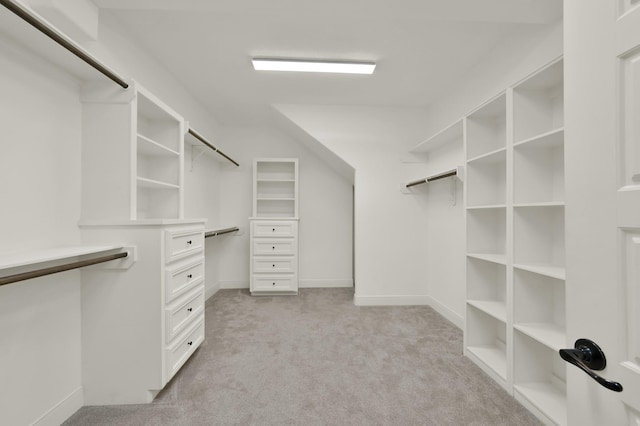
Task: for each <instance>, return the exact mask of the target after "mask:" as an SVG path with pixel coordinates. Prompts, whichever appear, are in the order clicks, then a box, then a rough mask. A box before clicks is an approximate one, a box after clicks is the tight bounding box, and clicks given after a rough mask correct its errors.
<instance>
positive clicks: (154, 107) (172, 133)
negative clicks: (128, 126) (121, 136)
mask: <svg viewBox="0 0 640 426" xmlns="http://www.w3.org/2000/svg"><path fill="white" fill-rule="evenodd" d="M137 95H138V96H137V99H136V101H137V107H138V108H137V129H138V135H141V136H144V137H145V138H148V139H151V140H152V141H154V142H156V143H157V144H159V145H162V146H164V147H166V148H167V149H169V150H171V151H175V152H180V149H181V146H180V141H182V140H183V138H182V137H183V135H182V123H181V120H182V119H181V117H179V116H177V115H176V114H175V113H173V111H172V110H171V109H170V108H169V107H167V106H166V105H164V104H163V103H162V102H160V101H159V100H158V99H156V98H155V97H154V96H152V95H151V94H149V93H147V92H146V91H145V90H142V89H141V88H140V89H139V90H138V92H137Z"/></svg>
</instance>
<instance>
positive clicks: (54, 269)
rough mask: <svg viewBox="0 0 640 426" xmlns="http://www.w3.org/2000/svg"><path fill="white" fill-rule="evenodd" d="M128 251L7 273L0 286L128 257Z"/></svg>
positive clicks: (1, 279) (0, 280)
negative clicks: (33, 269)
mask: <svg viewBox="0 0 640 426" xmlns="http://www.w3.org/2000/svg"><path fill="white" fill-rule="evenodd" d="M127 256H128V254H127V252H123V253H116V254H110V255H107V256H102V257H97V258H95V259H89V260H81V261H78V262H72V263H65V264H64V265H58V266H51V267H49V268H42V269H36V270H35V271H29V272H22V273H20V274H14V275H7V276H5V277H0V286H3V285H6V284H12V283H15V282H18V281H24V280H30V279H31V278H37V277H42V276H45V275H51V274H56V273H58V272H64V271H69V270H71V269H77V268H82V267H83V266H90V265H96V264H98V263H104V262H109V261H111V260H115V259H120V258H123V257H127Z"/></svg>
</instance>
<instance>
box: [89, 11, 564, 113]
mask: <svg viewBox="0 0 640 426" xmlns="http://www.w3.org/2000/svg"><path fill="white" fill-rule="evenodd" d="M94 2H95V3H96V4H97V5H98V6H99V7H100V8H101V13H112V14H114V15H115V16H116V18H117V19H118V20H119V21H120V22H121V23H122V25H123V26H124V27H125V29H126V30H127V31H128V32H129V33H130V35H131V36H132V37H133V38H134V39H136V40H137V41H138V42H139V43H140V44H141V45H142V46H143V47H144V48H146V49H148V51H149V53H150V54H151V55H152V56H155V57H156V58H157V59H158V60H159V61H160V62H162V63H164V64H165V65H166V67H167V68H168V70H169V71H170V72H172V73H173V74H174V75H175V76H176V77H177V78H179V79H180V80H181V81H182V83H183V84H184V86H185V87H186V88H187V89H188V90H189V91H190V92H191V93H192V94H193V95H194V96H196V97H197V98H198V99H199V100H200V101H201V102H202V103H203V104H205V105H206V106H207V107H208V108H209V109H210V110H211V112H212V113H213V114H214V115H215V116H216V118H217V119H218V121H219V122H220V123H222V124H226V125H246V124H255V123H258V122H262V121H264V120H265V119H266V118H267V117H269V116H270V110H271V105H273V104H299V105H342V106H344V105H354V106H369V107H370V106H384V107H426V106H428V105H429V104H430V103H431V102H433V101H434V100H435V99H437V97H438V96H439V95H440V94H441V93H442V91H443V90H444V89H446V88H447V87H450V86H451V85H452V84H454V83H455V81H457V80H458V79H460V78H462V77H463V76H465V75H466V74H467V73H468V71H469V70H470V69H471V68H472V67H473V66H474V65H475V64H477V63H478V61H480V60H481V59H482V57H483V56H484V55H485V54H486V53H487V52H488V51H490V50H491V49H492V48H494V47H495V46H496V45H497V44H498V43H500V42H501V41H502V40H504V39H505V38H508V37H512V36H515V35H521V34H523V33H526V32H527V31H533V30H538V29H539V28H540V26H541V25H548V24H551V23H553V22H555V21H557V20H558V19H559V18H560V17H561V15H562V0H457V1H453V0H438V1H436V0H323V1H310V0H94ZM253 56H273V57H294V58H305V59H314V58H318V59H340V60H349V59H354V60H373V61H375V62H377V64H378V67H377V69H376V71H375V73H374V74H373V75H371V76H360V75H328V74H308V73H278V72H256V71H254V70H253V68H252V66H251V61H250V59H251V57H253Z"/></svg>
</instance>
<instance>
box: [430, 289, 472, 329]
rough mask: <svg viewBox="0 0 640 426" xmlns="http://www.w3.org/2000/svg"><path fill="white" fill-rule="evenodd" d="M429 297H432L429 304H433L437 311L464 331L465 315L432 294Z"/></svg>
mask: <svg viewBox="0 0 640 426" xmlns="http://www.w3.org/2000/svg"><path fill="white" fill-rule="evenodd" d="M429 299H431V302H430V303H429V306H431V307H432V308H433V309H434V310H435V311H436V312H437V313H439V314H440V315H442V316H443V317H445V318H446V319H448V320H449V321H451V322H452V323H453V325H455V326H456V327H458V328H459V329H460V330H463V331H464V317H463V316H462V315H460V314H458V313H457V312H455V311H454V310H452V309H451V308H449V307H448V306H445V305H444V304H443V303H442V302H440V301H439V300H437V299H434V298H433V297H431V296H429Z"/></svg>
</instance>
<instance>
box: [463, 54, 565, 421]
mask: <svg viewBox="0 0 640 426" xmlns="http://www.w3.org/2000/svg"><path fill="white" fill-rule="evenodd" d="M562 71H563V70H562V60H561V59H558V60H556V61H553V62H551V63H550V64H548V65H547V66H545V67H543V68H542V69H540V70H538V71H536V72H534V73H532V74H531V75H530V76H528V77H527V78H525V79H523V80H522V81H521V82H519V83H517V84H515V85H513V86H512V87H509V88H507V89H506V91H505V92H504V93H501V94H499V95H498V96H496V97H495V98H493V99H491V100H490V101H488V102H486V103H485V104H483V105H482V106H480V107H479V108H477V109H476V110H474V111H473V112H471V113H470V114H469V115H468V116H467V117H465V118H463V120H466V132H465V137H464V149H465V158H466V178H467V180H466V184H465V205H466V228H467V256H466V268H467V270H466V277H467V302H466V315H467V317H466V329H465V354H466V355H467V356H469V358H470V359H472V360H473V361H474V362H476V363H477V364H478V365H479V366H480V367H481V368H482V369H483V370H484V371H485V372H487V374H489V375H490V376H491V377H492V378H493V379H494V380H496V382H498V383H499V384H500V385H502V386H503V387H504V388H505V389H506V390H507V391H508V392H510V393H513V394H514V396H515V397H516V398H517V399H518V400H519V401H521V402H522V403H523V404H524V405H525V406H526V407H527V408H529V409H530V410H531V411H532V412H533V413H534V414H535V415H536V416H538V417H539V418H540V419H541V420H542V421H543V422H545V423H548V424H566V399H567V398H566V384H565V383H566V363H564V361H562V359H561V358H560V357H559V355H558V350H559V349H561V348H564V347H569V346H568V345H567V335H566V326H565V320H566V311H565V305H566V300H565V292H566V286H565V267H564V264H565V222H564V221H565V219H564V218H565V196H564V191H565V188H564V174H565V169H564V111H563V90H564V89H563V82H562Z"/></svg>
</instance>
